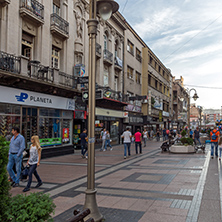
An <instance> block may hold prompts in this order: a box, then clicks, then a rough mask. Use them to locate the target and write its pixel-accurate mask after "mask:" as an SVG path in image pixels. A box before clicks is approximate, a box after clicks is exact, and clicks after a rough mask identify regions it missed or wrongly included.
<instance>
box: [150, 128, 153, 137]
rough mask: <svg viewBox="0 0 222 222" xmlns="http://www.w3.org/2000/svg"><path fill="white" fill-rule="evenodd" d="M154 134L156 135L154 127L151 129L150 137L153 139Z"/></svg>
mask: <svg viewBox="0 0 222 222" xmlns="http://www.w3.org/2000/svg"><path fill="white" fill-rule="evenodd" d="M153 135H154V131H153V129H151V131H150V138H151V139H153Z"/></svg>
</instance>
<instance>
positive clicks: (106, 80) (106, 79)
mask: <svg viewBox="0 0 222 222" xmlns="http://www.w3.org/2000/svg"><path fill="white" fill-rule="evenodd" d="M108 85H109V70H108V68H107V67H105V68H104V75H103V86H108Z"/></svg>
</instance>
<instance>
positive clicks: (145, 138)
mask: <svg viewBox="0 0 222 222" xmlns="http://www.w3.org/2000/svg"><path fill="white" fill-rule="evenodd" d="M148 137H149V135H148V132H147V131H146V128H145V129H144V131H143V142H144V147H146V141H147V138H148Z"/></svg>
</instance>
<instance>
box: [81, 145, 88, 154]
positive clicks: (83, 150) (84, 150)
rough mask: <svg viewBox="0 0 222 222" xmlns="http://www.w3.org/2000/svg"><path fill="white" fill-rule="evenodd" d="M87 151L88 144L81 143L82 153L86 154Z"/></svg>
mask: <svg viewBox="0 0 222 222" xmlns="http://www.w3.org/2000/svg"><path fill="white" fill-rule="evenodd" d="M86 152H87V148H86V144H82V145H81V154H82V155H83V156H85V154H86Z"/></svg>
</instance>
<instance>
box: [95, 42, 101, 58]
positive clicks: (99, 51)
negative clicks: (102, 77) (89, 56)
mask: <svg viewBox="0 0 222 222" xmlns="http://www.w3.org/2000/svg"><path fill="white" fill-rule="evenodd" d="M101 55H102V47H101V45H100V44H99V43H96V57H97V58H99V59H100V58H101Z"/></svg>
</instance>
